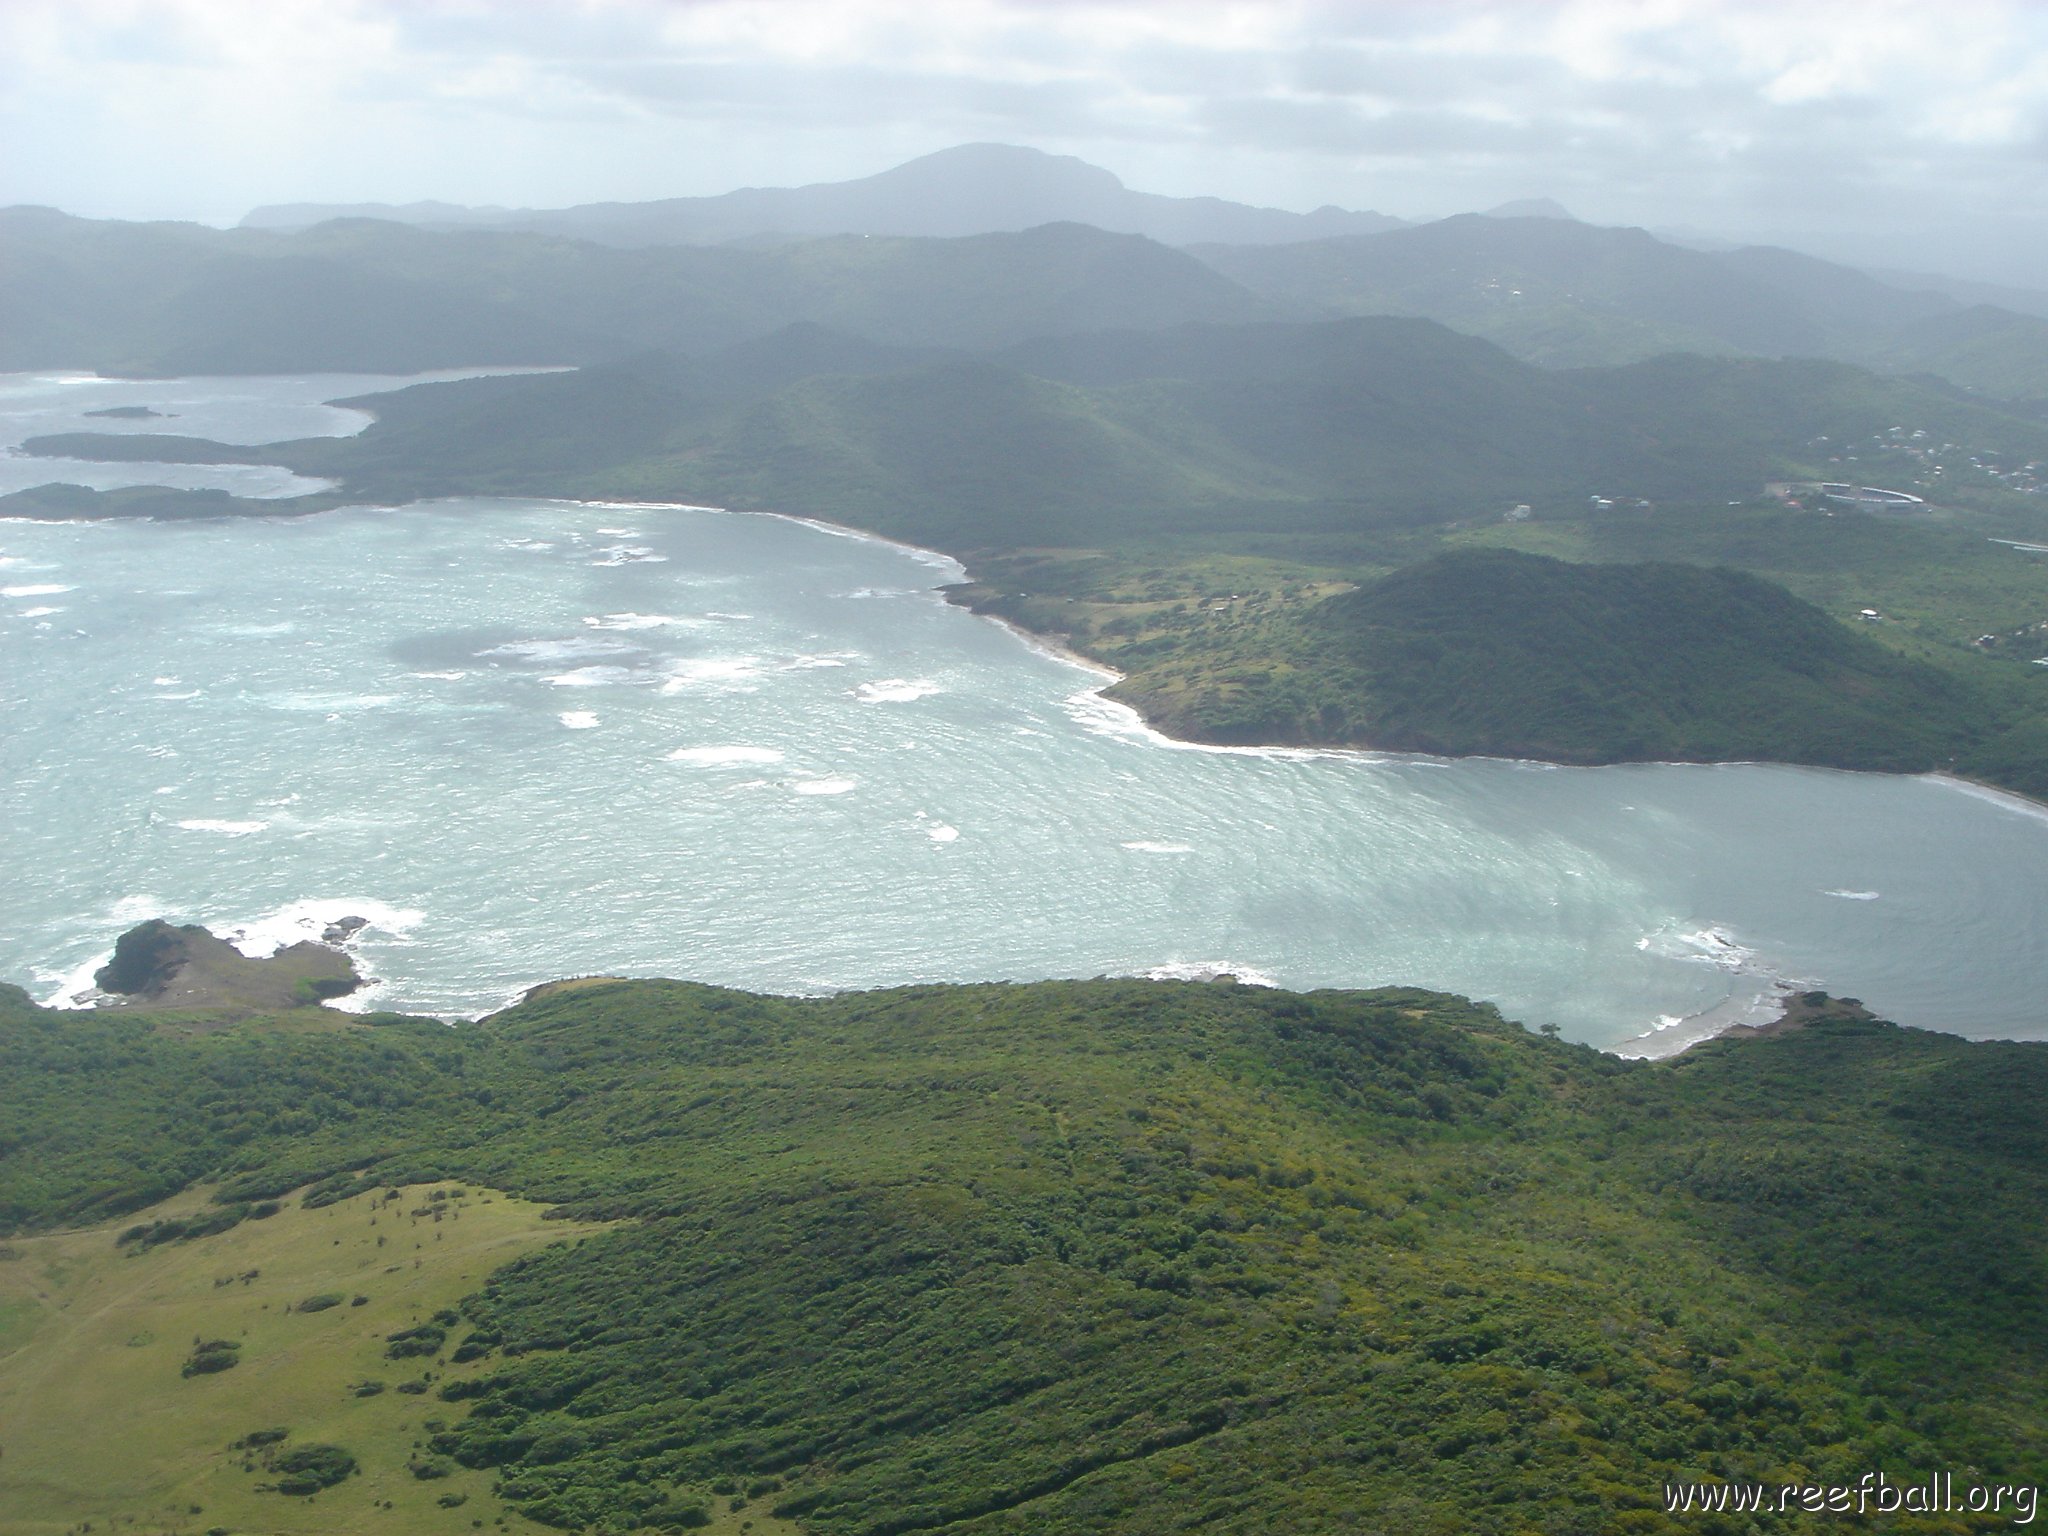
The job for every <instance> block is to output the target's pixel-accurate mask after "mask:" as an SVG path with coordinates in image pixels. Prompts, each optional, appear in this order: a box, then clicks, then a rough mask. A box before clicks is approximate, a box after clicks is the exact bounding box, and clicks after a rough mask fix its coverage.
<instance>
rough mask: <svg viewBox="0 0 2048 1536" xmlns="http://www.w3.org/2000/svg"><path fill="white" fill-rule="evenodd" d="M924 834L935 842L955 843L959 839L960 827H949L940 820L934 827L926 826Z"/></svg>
mask: <svg viewBox="0 0 2048 1536" xmlns="http://www.w3.org/2000/svg"><path fill="white" fill-rule="evenodd" d="M924 835H925V836H926V837H928V838H930V839H931V840H932V841H933V842H935V843H957V842H959V841H960V829H959V828H958V827H949V826H947V825H946V824H945V823H944V822H940V823H939V824H938V825H937V826H936V827H927V828H926V829H925V834H924Z"/></svg>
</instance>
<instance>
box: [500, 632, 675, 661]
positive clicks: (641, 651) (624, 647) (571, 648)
mask: <svg viewBox="0 0 2048 1536" xmlns="http://www.w3.org/2000/svg"><path fill="white" fill-rule="evenodd" d="M645 654H646V650H645V648H644V647H642V646H637V645H633V644H630V643H629V642H627V641H624V640H601V639H597V638H594V637H592V636H590V635H572V636H570V637H569V638H568V639H566V640H513V641H510V642H508V643H506V644H504V645H494V646H492V647H491V648H490V649H489V650H487V651H478V652H477V655H478V656H503V657H506V658H507V659H509V660H512V661H582V660H586V659H589V658H594V657H598V656H644V655H645Z"/></svg>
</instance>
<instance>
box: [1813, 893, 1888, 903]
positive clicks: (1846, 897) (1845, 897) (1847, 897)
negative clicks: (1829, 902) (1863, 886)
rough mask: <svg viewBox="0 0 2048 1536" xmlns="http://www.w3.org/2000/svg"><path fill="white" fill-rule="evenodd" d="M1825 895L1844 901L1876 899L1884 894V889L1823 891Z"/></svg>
mask: <svg viewBox="0 0 2048 1536" xmlns="http://www.w3.org/2000/svg"><path fill="white" fill-rule="evenodd" d="M1821 895H1823V896H1833V897H1836V898H1838V899H1840V900H1842V901H1876V900H1877V899H1878V898H1879V897H1881V896H1883V895H1884V892H1882V891H1822V892H1821Z"/></svg>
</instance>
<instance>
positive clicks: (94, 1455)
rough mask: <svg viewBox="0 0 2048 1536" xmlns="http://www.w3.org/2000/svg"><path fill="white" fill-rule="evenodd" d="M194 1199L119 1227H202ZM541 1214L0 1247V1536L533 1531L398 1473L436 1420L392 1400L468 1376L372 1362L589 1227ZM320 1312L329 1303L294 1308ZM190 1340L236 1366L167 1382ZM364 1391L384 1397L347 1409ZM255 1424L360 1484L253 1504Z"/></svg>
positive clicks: (376, 1200) (453, 1369) (363, 1214)
mask: <svg viewBox="0 0 2048 1536" xmlns="http://www.w3.org/2000/svg"><path fill="white" fill-rule="evenodd" d="M207 1193H208V1192H207V1191H205V1190H194V1191H191V1192H189V1193H187V1194H185V1195H181V1196H179V1197H178V1198H177V1199H176V1200H173V1201H169V1202H166V1203H165V1204H164V1205H162V1206H159V1207H156V1208H154V1209H152V1210H149V1211H145V1212H142V1213H140V1215H139V1218H138V1219H140V1220H142V1221H149V1220H154V1219H159V1218H162V1217H165V1216H171V1215H180V1214H188V1213H190V1212H193V1211H197V1210H202V1209H207V1208H209V1207H208V1205H207ZM437 1194H438V1195H441V1196H443V1198H438V1199H437V1198H435V1196H436V1195H437ZM544 1209H545V1207H544V1206H541V1205H539V1204H536V1203H534V1202H531V1201H524V1200H515V1199H511V1198H509V1197H507V1196H504V1195H501V1194H496V1193H493V1192H492V1191H489V1190H483V1189H476V1188H473V1187H465V1186H458V1185H440V1186H412V1187H408V1188H406V1189H403V1190H400V1191H399V1192H398V1198H396V1199H395V1200H394V1199H389V1198H387V1197H386V1195H385V1194H383V1193H370V1194H364V1195H358V1196H357V1197H355V1198H354V1199H352V1200H346V1201H342V1202H340V1203H338V1204H335V1205H330V1206H327V1207H324V1208H321V1209H317V1210H306V1209H303V1208H301V1207H300V1206H299V1205H298V1204H297V1202H287V1203H286V1204H285V1207H284V1209H283V1210H281V1211H280V1212H279V1213H278V1214H277V1215H275V1216H272V1217H270V1218H269V1219H267V1220H262V1221H249V1222H244V1223H243V1224H242V1225H240V1226H238V1227H236V1228H235V1229H233V1230H232V1231H229V1232H223V1233H219V1234H216V1235H214V1236H212V1237H207V1238H201V1239H198V1240H196V1241H193V1242H186V1243H166V1244H162V1245H160V1246H154V1247H148V1248H139V1247H138V1246H137V1245H135V1244H132V1243H131V1244H120V1243H117V1240H116V1239H117V1237H118V1234H119V1233H120V1232H121V1231H122V1230H125V1229H126V1228H127V1227H128V1226H130V1225H131V1223H130V1222H128V1221H122V1222H119V1223H116V1224H114V1225H111V1226H105V1227H96V1228H91V1229H88V1230H83V1231H72V1232H63V1233H57V1234H52V1235H49V1236H43V1237H28V1238H17V1239H14V1240H12V1241H10V1242H9V1243H7V1244H6V1245H5V1247H4V1248H0V1533H5V1536H56V1533H60V1532H75V1531H79V1530H81V1529H90V1528H99V1527H115V1528H124V1527H125V1528H132V1529H134V1530H137V1531H152V1532H154V1531H165V1532H180V1533H184V1532H191V1533H199V1532H204V1531H209V1530H227V1531H234V1532H243V1531H262V1532H277V1533H280V1536H285V1533H298V1532H306V1533H314V1532H319V1533H323V1536H325V1533H344V1532H357V1531H365V1532H367V1531H380V1532H404V1533H405V1536H437V1533H441V1532H458V1531H468V1530H472V1529H474V1528H475V1527H476V1526H477V1525H478V1524H479V1523H481V1524H483V1525H485V1526H488V1527H490V1528H492V1529H494V1530H495V1529H504V1530H537V1529H539V1527H535V1526H533V1525H532V1524H531V1522H529V1521H527V1520H525V1519H524V1518H523V1517H521V1516H519V1515H517V1514H515V1513H512V1512H510V1511H508V1509H507V1508H506V1507H505V1506H504V1505H502V1504H501V1503H500V1502H499V1501H498V1500H497V1499H496V1498H494V1497H493V1496H492V1493H491V1482H492V1478H491V1476H490V1474H489V1473H486V1472H476V1471H470V1470H467V1469H465V1468H461V1467H455V1466H453V1465H452V1464H450V1463H446V1462H443V1463H440V1464H439V1465H440V1466H445V1467H448V1468H449V1473H448V1475H447V1476H444V1477H435V1478H428V1479H422V1478H419V1477H416V1476H414V1475H413V1473H412V1472H411V1470H410V1469H409V1466H408V1463H409V1462H411V1461H413V1460H414V1459H415V1458H416V1457H417V1456H418V1455H419V1454H420V1453H419V1452H418V1451H417V1450H416V1447H418V1446H419V1445H420V1444H421V1442H422V1440H423V1438H424V1436H425V1435H426V1434H427V1433H429V1432H430V1429H429V1421H432V1420H436V1419H437V1417H438V1416H440V1415H443V1414H446V1413H448V1412H449V1410H448V1408H447V1406H446V1405H445V1404H442V1403H441V1402H439V1401H438V1400H437V1399H435V1398H434V1397H432V1396H430V1395H423V1394H422V1395H414V1394H407V1393H403V1392H400V1391H398V1390H397V1388H398V1386H399V1384H400V1383H401V1382H405V1381H408V1380H413V1379H417V1378H419V1377H421V1376H422V1375H425V1374H428V1373H431V1375H432V1376H433V1378H434V1379H435V1380H436V1381H437V1382H438V1381H439V1380H441V1379H443V1378H448V1377H459V1376H462V1375H465V1374H471V1373H474V1372H475V1371H477V1370H480V1369H482V1368H483V1366H482V1364H481V1363H472V1364H466V1365H455V1364H443V1363H442V1362H441V1361H439V1360H436V1359H433V1358H422V1359H408V1360H390V1359H387V1358H385V1353H384V1351H385V1348H386V1346H385V1342H384V1341H385V1336H386V1335H387V1334H390V1333H392V1332H395V1331H397V1330H400V1329H404V1328H409V1327H412V1326H414V1325H416V1324H418V1323H420V1322H422V1321H425V1320H427V1319H428V1318H430V1317H431V1316H432V1315H433V1314H434V1313H435V1312H436V1311H439V1310H440V1309H442V1308H444V1307H447V1306H449V1305H451V1304H452V1303H453V1302H455V1301H456V1300H457V1299H458V1298H460V1297H461V1296H463V1295H465V1294H467V1293H469V1292H472V1291H474V1290H476V1289H477V1288H478V1287H479V1286H480V1285H482V1284H483V1282H484V1280H485V1277H486V1276H487V1275H489V1274H490V1272H491V1271H492V1270H494V1269H496V1268H498V1267H499V1266H500V1265H502V1264H505V1263H507V1262H509V1261H510V1260H511V1259H513V1258H515V1257H517V1256H518V1255H520V1254H523V1253H528V1252H531V1251H533V1250H535V1249H537V1248H540V1247H543V1246H545V1245H546V1244H549V1243H559V1242H563V1241H565V1240H567V1241H573V1240H574V1239H575V1238H576V1237H578V1236H579V1235H581V1234H583V1233H585V1232H589V1231H592V1230H596V1228H595V1227H593V1226H592V1225H589V1224H581V1225H579V1224H575V1223H561V1222H543V1220H542V1219H541V1213H542V1211H543V1210H544ZM323 1295H325V1296H340V1297H342V1298H344V1299H343V1300H342V1301H341V1303H340V1304H338V1305H335V1306H331V1307H327V1308H323V1309H320V1310H317V1311H312V1312H306V1311H301V1310H295V1308H297V1307H298V1304H299V1303H301V1302H303V1301H305V1300H306V1299H308V1298H310V1297H315V1296H323ZM356 1297H363V1298H366V1299H365V1300H364V1301H363V1302H362V1304H361V1305H351V1304H350V1302H351V1301H352V1300H353V1298H356ZM201 1339H230V1340H234V1341H236V1342H237V1343H239V1344H240V1346H241V1348H240V1350H239V1351H238V1354H239V1362H240V1363H239V1364H238V1365H237V1366H236V1367H235V1368H233V1369H231V1370H226V1371H222V1372H219V1373H217V1374H210V1375H193V1376H185V1375H182V1374H181V1366H182V1365H183V1363H184V1361H185V1360H186V1359H187V1358H188V1357H189V1355H190V1353H191V1351H192V1347H193V1345H194V1343H195V1341H198V1340H201ZM372 1381H381V1382H383V1383H385V1384H386V1385H385V1390H383V1391H381V1392H378V1393H375V1394H374V1395H368V1396H361V1395H358V1392H359V1390H360V1389H361V1387H362V1385H363V1384H364V1383H366V1382H372ZM272 1427H285V1428H288V1429H289V1430H290V1431H291V1433H290V1435H289V1437H288V1438H287V1439H286V1440H285V1441H283V1442H282V1445H283V1446H285V1447H291V1446H296V1445H302V1444H308V1443H323V1444H332V1445H339V1446H341V1447H343V1448H344V1449H346V1450H348V1451H349V1452H351V1453H352V1454H353V1455H354V1456H355V1458H356V1460H357V1462H358V1463H359V1465H360V1471H359V1472H358V1473H357V1474H356V1475H354V1476H352V1477H349V1478H348V1479H346V1480H345V1481H344V1482H342V1483H341V1484H339V1485H338V1486H336V1487H334V1488H332V1489H329V1490H327V1491H325V1492H322V1493H320V1494H318V1495H315V1496H313V1497H310V1498H294V1497H287V1496H284V1495H281V1494H278V1493H275V1492H267V1491H263V1490H261V1489H260V1488H259V1486H258V1485H259V1484H261V1483H263V1482H264V1481H265V1480H266V1475H265V1473H264V1471H263V1468H262V1465H261V1462H260V1460H258V1461H257V1462H256V1463H255V1469H254V1470H250V1469H249V1466H248V1464H247V1460H246V1458H245V1453H243V1452H237V1451H233V1450H230V1448H229V1447H230V1445H231V1443H232V1442H234V1441H237V1440H240V1439H242V1438H243V1437H244V1436H246V1435H248V1434H250V1433H251V1432H252V1431H260V1430H264V1429H268V1428H272ZM733 1528H735V1529H737V1524H736V1522H735V1524H734V1527H733ZM756 1529H761V1530H766V1529H767V1526H766V1525H763V1524H761V1523H760V1522H758V1521H757V1523H756Z"/></svg>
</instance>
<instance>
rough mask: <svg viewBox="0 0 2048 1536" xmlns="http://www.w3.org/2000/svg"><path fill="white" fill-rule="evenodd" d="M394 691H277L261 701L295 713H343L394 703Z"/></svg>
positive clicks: (271, 706) (272, 706)
mask: <svg viewBox="0 0 2048 1536" xmlns="http://www.w3.org/2000/svg"><path fill="white" fill-rule="evenodd" d="M397 699H398V695H397V694H395V693H277V694H271V695H270V696H268V697H267V698H265V699H264V700H263V703H265V704H267V705H269V706H270V708H272V709H284V710H290V711H292V712H293V713H295V714H300V713H303V714H327V715H334V714H344V713H350V712H353V711H355V710H360V709H382V708H383V707H384V706H385V705H387V704H392V703H396V702H397Z"/></svg>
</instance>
